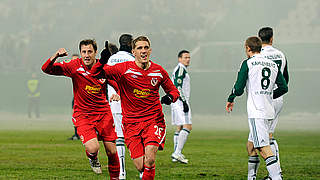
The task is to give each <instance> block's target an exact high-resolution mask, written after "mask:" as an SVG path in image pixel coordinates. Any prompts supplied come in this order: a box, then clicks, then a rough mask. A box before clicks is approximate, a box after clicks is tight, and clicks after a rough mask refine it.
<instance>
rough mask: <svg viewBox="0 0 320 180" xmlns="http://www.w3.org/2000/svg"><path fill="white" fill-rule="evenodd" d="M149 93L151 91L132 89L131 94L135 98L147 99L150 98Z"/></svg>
mask: <svg viewBox="0 0 320 180" xmlns="http://www.w3.org/2000/svg"><path fill="white" fill-rule="evenodd" d="M150 91H151V90H150V89H142V90H139V89H134V90H133V94H134V96H135V97H137V98H147V97H149V96H150Z"/></svg>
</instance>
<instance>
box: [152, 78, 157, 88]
mask: <svg viewBox="0 0 320 180" xmlns="http://www.w3.org/2000/svg"><path fill="white" fill-rule="evenodd" d="M157 83H158V79H157V78H152V79H151V85H152V86H156V85H157Z"/></svg>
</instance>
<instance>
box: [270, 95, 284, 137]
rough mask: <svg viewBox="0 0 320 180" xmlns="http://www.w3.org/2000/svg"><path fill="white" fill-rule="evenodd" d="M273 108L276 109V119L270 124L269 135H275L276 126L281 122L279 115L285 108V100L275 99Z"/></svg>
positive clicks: (271, 120)
mask: <svg viewBox="0 0 320 180" xmlns="http://www.w3.org/2000/svg"><path fill="white" fill-rule="evenodd" d="M272 104H273V107H274V112H275V117H274V119H270V120H269V122H268V132H269V133H274V130H275V129H276V126H277V124H278V120H279V114H280V112H281V110H282V106H283V100H282V98H281V99H279V100H278V99H274V100H273V101H272Z"/></svg>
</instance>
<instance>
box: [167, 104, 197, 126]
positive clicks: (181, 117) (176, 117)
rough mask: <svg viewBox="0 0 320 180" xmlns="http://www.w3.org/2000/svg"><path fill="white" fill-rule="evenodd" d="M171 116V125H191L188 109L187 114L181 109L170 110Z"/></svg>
mask: <svg viewBox="0 0 320 180" xmlns="http://www.w3.org/2000/svg"><path fill="white" fill-rule="evenodd" d="M189 107H190V106H189ZM171 116H172V125H177V126H182V125H184V124H192V121H191V109H190V108H189V112H187V113H185V112H183V107H181V108H180V107H176V108H172V109H171Z"/></svg>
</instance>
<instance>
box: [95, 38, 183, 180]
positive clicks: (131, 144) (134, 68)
mask: <svg viewBox="0 0 320 180" xmlns="http://www.w3.org/2000/svg"><path fill="white" fill-rule="evenodd" d="M132 48H133V49H132V54H133V55H134V56H135V61H128V62H124V63H119V64H116V65H114V66H104V67H103V66H102V64H101V63H100V62H98V63H97V64H96V65H95V66H94V67H93V69H92V72H93V73H94V75H95V76H98V75H99V74H100V71H101V70H102V67H103V71H102V73H101V74H103V75H104V76H106V77H107V78H111V79H114V80H116V81H117V83H118V85H119V89H120V96H121V106H122V112H123V113H122V114H123V119H122V120H123V126H124V137H125V142H126V145H127V147H128V149H129V151H130V155H131V158H132V159H133V163H134V165H135V166H136V168H137V170H138V171H139V172H143V176H142V179H143V180H149V179H154V177H155V160H156V153H157V151H158V149H159V150H161V149H163V146H164V142H165V136H166V125H165V120H164V115H163V112H162V106H161V104H160V101H159V88H160V86H161V87H162V88H163V89H164V91H165V92H166V95H165V96H164V97H162V98H161V103H165V104H167V105H169V104H171V103H172V102H175V101H176V100H177V99H178V97H179V91H178V90H177V88H176V87H175V86H174V85H173V83H172V81H171V80H170V78H169V75H168V73H167V72H166V71H165V70H164V69H163V68H162V67H161V66H160V65H158V64H156V63H154V62H152V61H151V60H150V59H149V58H150V54H151V47H150V41H149V39H148V38H147V37H145V36H140V37H138V38H136V39H134V40H133V42H132Z"/></svg>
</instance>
